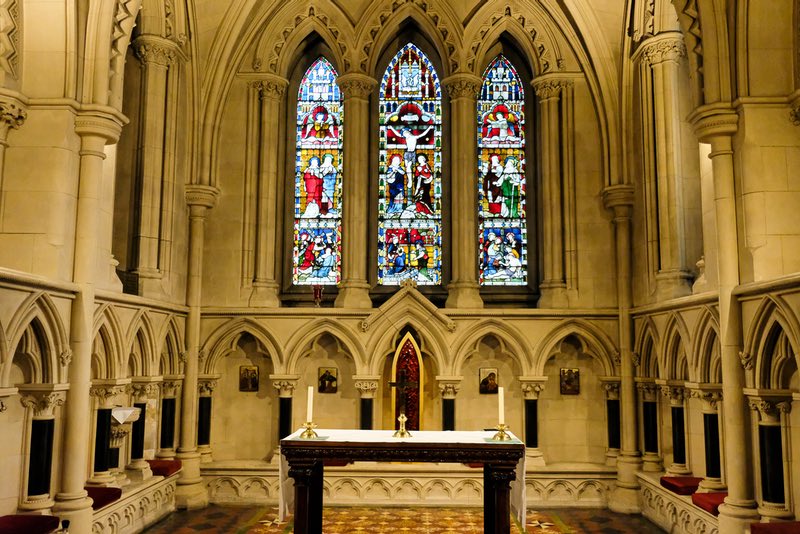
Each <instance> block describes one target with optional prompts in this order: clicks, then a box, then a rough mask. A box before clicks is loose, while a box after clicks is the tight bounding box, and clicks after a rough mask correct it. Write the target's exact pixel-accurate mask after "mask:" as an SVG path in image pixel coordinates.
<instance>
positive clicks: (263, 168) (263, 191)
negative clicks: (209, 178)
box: [250, 75, 289, 308]
mask: <svg viewBox="0 0 800 534" xmlns="http://www.w3.org/2000/svg"><path fill="white" fill-rule="evenodd" d="M255 83H256V84H258V90H259V92H260V95H261V142H260V144H259V149H260V153H259V165H258V166H259V172H258V202H257V203H256V250H255V260H256V266H255V279H254V280H253V296H252V298H251V301H250V304H251V305H253V306H266V307H270V308H277V307H279V306H280V305H281V302H280V298H279V293H280V287H279V285H278V277H277V267H278V259H279V258H282V257H283V254H281V253H280V248H279V247H280V244H281V243H282V240H281V239H280V229H281V228H282V226H283V225H282V224H281V220H282V218H281V217H280V214H279V213H278V209H279V207H280V205H281V202H280V192H281V191H283V188H282V187H279V185H280V184H278V168H279V165H280V162H281V161H283V159H282V155H283V151H282V150H281V147H282V145H283V142H282V141H281V132H280V128H278V127H277V125H279V124H281V112H282V110H283V106H282V104H283V97H284V94H285V93H286V87H287V86H288V85H289V82H288V81H287V80H286V79H285V78H281V77H280V76H273V75H268V76H265V78H264V79H262V80H260V81H258V82H255Z"/></svg>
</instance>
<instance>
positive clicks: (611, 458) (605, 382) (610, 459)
mask: <svg viewBox="0 0 800 534" xmlns="http://www.w3.org/2000/svg"><path fill="white" fill-rule="evenodd" d="M600 387H601V388H602V389H603V396H604V397H605V399H606V417H607V418H608V425H609V428H608V431H607V432H608V447H607V448H606V465H608V466H616V465H617V459H618V458H619V449H620V447H619V445H620V444H619V443H616V444H612V443H611V432H612V431H613V430H612V428H611V425H612V421H611V414H610V412H611V408H610V407H609V406H610V404H611V403H609V402H608V401H613V402H614V406H616V409H615V413H616V417H617V419H616V421H617V424H616V425H615V426H616V435H615V437H616V438H617V441H618V442H619V438H620V433H621V432H622V428H620V425H619V420H620V410H619V408H620V403H619V390H620V382H619V378H617V377H609V376H602V377H600Z"/></svg>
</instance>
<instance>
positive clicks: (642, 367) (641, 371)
mask: <svg viewBox="0 0 800 534" xmlns="http://www.w3.org/2000/svg"><path fill="white" fill-rule="evenodd" d="M642 321H643V322H644V324H643V325H642V327H641V329H639V332H638V335H637V336H636V342H635V343H634V349H633V352H634V353H636V354H638V355H639V364H638V365H637V367H638V376H641V377H645V378H665V377H666V375H665V373H664V370H663V368H662V367H661V359H660V358H659V357H658V348H659V347H660V346H661V344H660V343H659V338H658V329H657V328H656V325H655V323H654V322H653V319H652V318H651V317H644V318H643V319H642ZM654 352H655V354H653V353H654Z"/></svg>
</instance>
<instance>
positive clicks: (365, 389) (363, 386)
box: [353, 375, 381, 430]
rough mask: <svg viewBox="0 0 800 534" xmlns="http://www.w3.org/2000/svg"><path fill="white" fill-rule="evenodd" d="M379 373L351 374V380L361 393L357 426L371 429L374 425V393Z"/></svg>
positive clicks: (376, 391) (375, 392)
mask: <svg viewBox="0 0 800 534" xmlns="http://www.w3.org/2000/svg"><path fill="white" fill-rule="evenodd" d="M380 379H381V377H380V375H365V376H359V375H353V382H354V383H355V386H356V389H357V390H358V392H359V394H360V395H361V406H360V410H359V414H360V415H359V420H360V421H359V423H360V424H359V428H360V429H361V430H372V429H373V428H374V427H375V395H376V394H377V393H378V386H379V384H380Z"/></svg>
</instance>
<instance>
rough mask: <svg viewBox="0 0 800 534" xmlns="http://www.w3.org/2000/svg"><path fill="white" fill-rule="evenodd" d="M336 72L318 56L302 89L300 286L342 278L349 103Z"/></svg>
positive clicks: (296, 275)
mask: <svg viewBox="0 0 800 534" xmlns="http://www.w3.org/2000/svg"><path fill="white" fill-rule="evenodd" d="M336 76H337V74H336V70H335V69H334V68H333V66H332V65H331V64H330V63H329V62H328V61H327V60H326V59H325V58H319V59H318V60H317V61H315V62H314V64H313V65H311V67H309V68H308V70H307V71H306V73H305V75H304V76H303V80H302V81H301V82H300V88H299V90H298V92H297V125H296V126H297V141H296V152H295V158H296V159H295V173H296V174H295V187H294V190H295V194H294V263H293V274H292V281H293V283H295V284H297V285H335V284H337V283H338V282H339V279H340V277H341V263H342V261H341V257H342V255H341V248H342V247H341V240H340V236H341V229H342V219H341V213H342V133H343V132H342V130H343V128H342V127H343V121H342V119H343V111H344V105H343V103H342V96H341V93H340V91H339V87H338V86H337V85H336Z"/></svg>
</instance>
